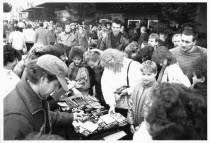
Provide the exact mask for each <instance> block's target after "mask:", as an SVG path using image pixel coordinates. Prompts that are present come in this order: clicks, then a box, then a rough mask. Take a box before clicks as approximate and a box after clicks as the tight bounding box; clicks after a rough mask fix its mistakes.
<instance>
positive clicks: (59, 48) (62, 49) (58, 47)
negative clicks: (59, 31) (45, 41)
mask: <svg viewBox="0 0 210 143" xmlns="http://www.w3.org/2000/svg"><path fill="white" fill-rule="evenodd" d="M53 49H55V50H56V51H57V52H59V53H60V55H64V54H65V53H66V49H67V47H66V45H64V44H63V43H56V44H55V45H54V46H53Z"/></svg>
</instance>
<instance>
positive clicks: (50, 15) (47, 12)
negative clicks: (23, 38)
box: [28, 8, 56, 21]
mask: <svg viewBox="0 0 210 143" xmlns="http://www.w3.org/2000/svg"><path fill="white" fill-rule="evenodd" d="M55 18H56V14H55V13H54V10H53V9H50V8H42V9H38V10H35V11H31V12H29V15H28V19H30V20H32V21H35V20H41V21H43V20H47V21H50V20H55Z"/></svg>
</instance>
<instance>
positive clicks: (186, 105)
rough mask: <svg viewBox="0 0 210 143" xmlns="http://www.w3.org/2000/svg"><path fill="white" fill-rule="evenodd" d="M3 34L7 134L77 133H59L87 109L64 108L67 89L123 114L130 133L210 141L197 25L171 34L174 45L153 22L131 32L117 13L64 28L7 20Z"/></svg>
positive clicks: (58, 135) (141, 136)
mask: <svg viewBox="0 0 210 143" xmlns="http://www.w3.org/2000/svg"><path fill="white" fill-rule="evenodd" d="M3 34H4V35H3V36H4V47H3V48H4V50H3V51H4V52H3V53H4V68H3V75H2V79H3V80H2V83H3V84H1V85H2V86H1V93H2V95H3V98H4V139H5V140H15V139H26V140H36V139H37V140H38V139H42V140H44V139H55V140H56V139H76V138H74V136H73V135H72V137H70V138H66V137H65V136H63V134H61V132H62V129H63V128H68V129H72V130H73V129H74V128H73V126H72V124H71V123H72V122H73V121H77V120H81V119H82V117H83V115H84V113H83V112H78V113H77V112H75V113H67V112H60V111H59V110H58V109H59V105H58V104H57V103H58V101H59V100H60V99H62V98H64V97H63V96H64V95H65V93H66V92H71V94H68V95H70V96H69V97H68V98H69V100H71V99H73V98H76V97H81V98H83V97H84V96H86V95H91V96H95V97H96V98H97V99H98V100H99V102H100V104H101V105H103V106H105V107H106V108H107V109H109V114H112V113H115V112H119V113H121V114H122V115H123V116H125V117H126V118H127V121H128V123H129V125H130V129H128V130H126V133H127V134H128V135H129V136H131V138H130V139H133V140H138V141H139V140H141V139H144V140H145V139H146V140H207V49H206V48H203V47H200V46H197V45H196V40H197V37H198V34H197V32H196V30H195V29H194V27H193V26H191V25H186V26H185V27H184V30H183V31H182V33H177V34H174V35H173V37H172V41H171V42H172V43H173V47H169V46H168V45H169V44H168V43H166V41H165V40H164V39H161V38H160V34H159V33H156V32H155V31H154V29H152V27H151V29H147V27H146V26H144V25H142V26H140V23H136V25H131V26H130V27H129V29H128V31H126V30H125V27H124V24H123V22H122V20H121V19H119V18H114V19H113V20H112V21H111V23H106V24H99V25H98V26H92V25H91V24H90V25H89V26H88V25H86V24H84V23H83V24H78V23H66V24H65V27H64V29H63V28H62V26H61V25H60V24H59V23H56V24H54V23H53V21H50V22H39V23H38V22H23V21H19V22H14V23H11V22H10V23H8V21H4V33H3ZM58 129H60V130H59V131H58ZM72 134H73V132H72Z"/></svg>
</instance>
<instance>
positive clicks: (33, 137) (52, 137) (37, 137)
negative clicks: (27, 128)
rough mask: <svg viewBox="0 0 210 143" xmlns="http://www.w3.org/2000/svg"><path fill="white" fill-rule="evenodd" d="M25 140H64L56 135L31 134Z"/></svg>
mask: <svg viewBox="0 0 210 143" xmlns="http://www.w3.org/2000/svg"><path fill="white" fill-rule="evenodd" d="M25 140H64V138H63V137H61V136H59V135H56V134H50V135H47V134H40V133H37V132H31V133H29V134H28V135H27V136H26V137H25Z"/></svg>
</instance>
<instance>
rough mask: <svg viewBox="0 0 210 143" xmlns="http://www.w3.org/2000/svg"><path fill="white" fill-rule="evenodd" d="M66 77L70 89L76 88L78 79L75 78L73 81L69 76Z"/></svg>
mask: <svg viewBox="0 0 210 143" xmlns="http://www.w3.org/2000/svg"><path fill="white" fill-rule="evenodd" d="M65 79H66V82H67V87H68V89H69V90H70V89H72V88H74V86H75V83H76V81H73V80H72V81H71V80H69V79H68V78H67V77H66V78H65Z"/></svg>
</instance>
